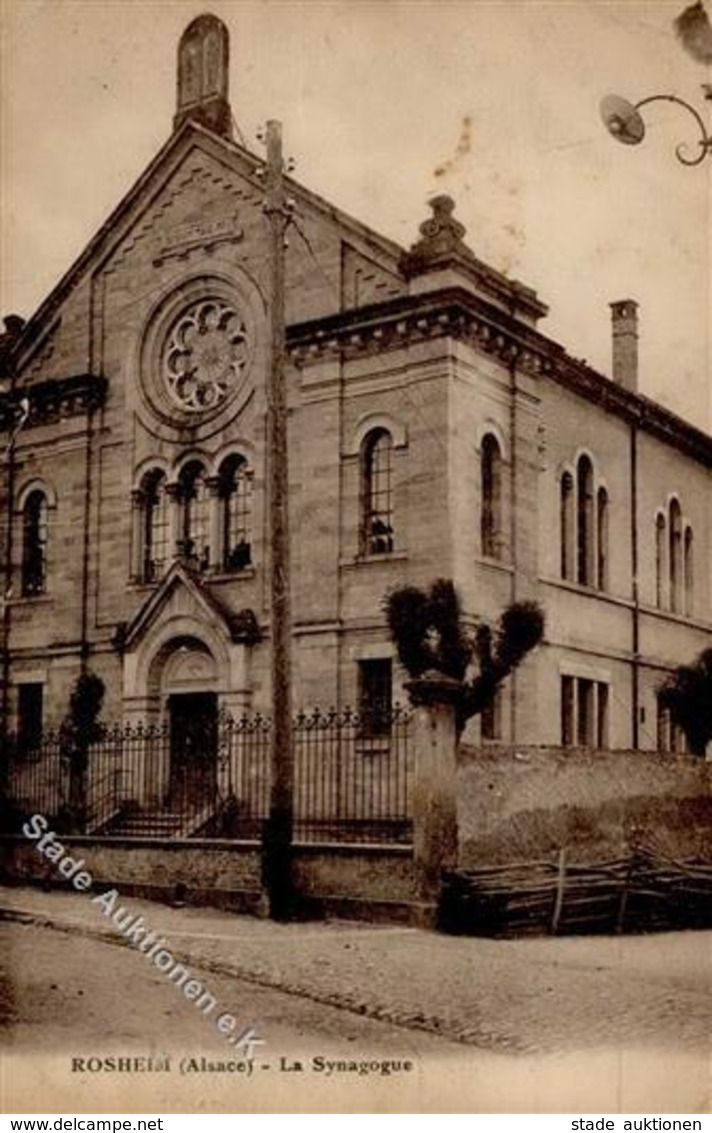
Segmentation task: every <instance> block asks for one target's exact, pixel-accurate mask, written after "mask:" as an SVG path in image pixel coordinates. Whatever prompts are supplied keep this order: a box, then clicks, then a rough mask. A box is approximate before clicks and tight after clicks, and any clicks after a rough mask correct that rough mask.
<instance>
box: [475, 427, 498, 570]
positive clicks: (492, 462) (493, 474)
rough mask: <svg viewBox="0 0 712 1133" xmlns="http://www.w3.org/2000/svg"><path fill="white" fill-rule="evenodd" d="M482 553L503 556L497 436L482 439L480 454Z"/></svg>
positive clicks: (495, 557) (496, 557)
mask: <svg viewBox="0 0 712 1133" xmlns="http://www.w3.org/2000/svg"><path fill="white" fill-rule="evenodd" d="M480 482H481V492H482V515H481V519H480V527H481V538H482V554H483V555H489V556H490V557H491V558H493V559H501V558H502V454H501V452H500V448H499V444H498V442H497V439H496V437H493V436H492V434H491V433H488V434H487V436H486V437H484V438H483V440H482V452H481V456H480Z"/></svg>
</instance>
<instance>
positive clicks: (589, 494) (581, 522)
mask: <svg viewBox="0 0 712 1133" xmlns="http://www.w3.org/2000/svg"><path fill="white" fill-rule="evenodd" d="M576 496H577V499H576V580H577V582H579V583H581V585H582V586H591V585H592V584H593V465H592V464H591V461H590V460H589V458H588V457H587V456H581V457H579V462H578V467H577V469H576Z"/></svg>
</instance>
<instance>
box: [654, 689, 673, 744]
mask: <svg viewBox="0 0 712 1133" xmlns="http://www.w3.org/2000/svg"><path fill="white" fill-rule="evenodd" d="M657 708H658V737H657V740H658V751H665V752H667V751H670V750H671V748H670V711H669V709H667V708H665V707H663V704H662V702H661V700H660V697H659V696H658V702H657Z"/></svg>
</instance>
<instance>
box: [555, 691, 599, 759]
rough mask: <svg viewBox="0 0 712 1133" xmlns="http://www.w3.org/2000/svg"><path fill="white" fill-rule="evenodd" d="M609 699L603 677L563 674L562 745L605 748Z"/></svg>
mask: <svg viewBox="0 0 712 1133" xmlns="http://www.w3.org/2000/svg"><path fill="white" fill-rule="evenodd" d="M609 700H610V697H609V688H608V684H607V683H606V682H605V681H595V680H591V679H589V678H588V677H570V676H562V678H561V743H562V746H563V747H582V748H598V749H604V750H605V749H606V748H608V746H609V743H608V705H609Z"/></svg>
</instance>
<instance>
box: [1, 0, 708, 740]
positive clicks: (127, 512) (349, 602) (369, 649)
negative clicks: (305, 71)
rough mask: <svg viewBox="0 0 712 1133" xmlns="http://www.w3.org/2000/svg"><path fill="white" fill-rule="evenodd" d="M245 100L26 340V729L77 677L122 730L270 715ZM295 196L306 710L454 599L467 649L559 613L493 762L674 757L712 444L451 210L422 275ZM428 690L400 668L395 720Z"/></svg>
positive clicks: (413, 261)
mask: <svg viewBox="0 0 712 1133" xmlns="http://www.w3.org/2000/svg"><path fill="white" fill-rule="evenodd" d="M201 19H204V18H203V17H201ZM205 28H207V31H205ZM211 29H212V30H214V27H213V25H211V23H210V20H209V19H208V23H207V25H205V26H204V28H203V32H204V33H205V34H206V35H207V34H212V30H211ZM198 31H199V32H200V29H198ZM203 32H201V34H203ZM193 34H195V29H193ZM221 42H222V41H221ZM223 49H224V51H226V50H227V47H226V44H222V47H221V50H223ZM225 58H226V56H225ZM223 79H224V76H223V75H222V74H221V75H220V76H219V80H220V81H219V82H218V83H217V87H216V86H215V83H213V86H212V87H210V84H208V87H209V90H210V92H211V93H210V95H209V98H212V99H214V98H215V97H217V96H216V94H215V91H216V89H217V90H218V91H219V99H218V103H219V105H217V109H215V106H214V105H213V104H212V103H211V106H212V107H213V110H214V111H215V113H214V114H213V110H211V109H210V106H208V105H207V103H205V104H204V103H201V102H200V99H199V98H198V100H197V103H196V104H195V106H197V110H196V111H195V113H192V112H191V106H193V105H194V104H193V102H191V99H190V98H186V97H183V101H182V102H181V101H180V97H181V91H180V88H179V111H180V112H179V114H178V115H177V116H176V121H175V129H174V133H173V134H172V136H171V137H170V139H169V140H168V142H167V143H166V145H165V146H164V147H163V149H162V150H161V152H160V153H159V154H158V155H157V156H156V158H155V160H154V161H153V162H152V164H151V165H150V167H149V168H148V169H147V170H146V171H145V173H144V174H143V176H142V177H141V178H140V179H139V181H138V182H137V184H136V185H135V186H134V188H133V189H132V190H131V192H130V193H129V194H128V196H127V197H126V198H125V199H124V200H123V201H122V202H121V203H120V205H119V206H118V208H117V209H116V211H115V212H114V213H113V215H112V216H111V217H110V218H109V219H108V220H107V222H106V224H105V225H104V226H103V227H102V229H101V230H100V231H99V232H98V233H97V235H96V236H95V238H94V239H93V240H92V241H91V243H90V244H89V246H88V248H87V249H86V251H85V252H84V253H83V255H82V256H81V257H80V258H79V260H78V261H77V263H75V264H74V265H73V267H72V268H71V269H70V270H69V271H68V273H67V274H66V276H65V277H64V278H63V279H62V281H61V282H60V283H59V285H58V286H57V288H56V289H55V291H54V292H53V293H52V294H51V295H50V296H49V297H48V299H47V300H46V301H45V302H44V303H43V305H42V306H41V307H40V309H39V310H38V311H37V312H36V314H35V315H34V316H33V317H32V318H31V319H30V320H29V322H28V323H27V324H26V325H25V326H24V327H22V328H21V327H19V326H18V322H17V320H11V321H10V322H9V323H8V333H7V334H6V336H5V338H4V339H3V342H2V357H3V365H4V368H5V377H6V382H5V385H6V387H7V392H6V393H5V394H4V395H3V397H2V405H1V406H0V410H1V412H2V425H3V429H4V435H3V448H4V450H5V459H4V461H3V463H2V495H3V505H4V506H3V512H2V545H3V554H2V564H1V569H2V572H3V578H2V592H3V593H4V594H5V595H6V601H5V605H4V614H3V624H2V632H3V649H4V651H3V664H4V672H3V679H4V687H5V692H4V700H3V714H4V717H5V720H6V722H7V723H8V724H9V726H10V727H11V728H14V727H16V726H17V724H18V717H19V716H20V715H21V714H22V701H23V695H26V694H23V692H22V688H23V686H28V685H33V686H41V694H40V695H39V700H35V701H34V702H33V703H34V704H35V706H37V705H38V704H40V701H41V712H42V724H43V726H53V725H57V724H58V723H59V721H60V720H61V718H62V716H63V715H64V713H65V712H66V708H67V700H68V695H69V692H70V689H71V687H72V684H73V682H74V681H75V680H76V677H77V675H78V674H79V672H80V670H81V667H82V665H86V666H88V667H89V668H90V669H91V670H92V671H93V672H95V673H97V674H98V675H99V676H101V677H102V678H103V680H104V682H105V685H106V699H105V708H104V715H105V716H106V717H107V718H108V719H114V720H118V719H122V718H124V719H133V720H135V719H137V718H138V717H150V718H162V717H163V716H164V715H165V713H166V712H167V711H168V705H169V698H170V697H174V696H178V695H189V694H192V693H193V694H194V693H211V694H216V697H217V702H218V703H223V704H224V705H225V706H226V707H228V708H230V709H231V710H243V709H248V710H251V709H260V710H268V709H269V703H270V689H269V671H270V669H269V650H270V643H269V582H268V574H267V568H268V556H269V546H268V535H267V532H268V524H267V500H266V494H265V490H266V479H267V478H266V449H265V435H266V428H265V414H266V400H265V398H266V393H265V390H266V378H267V372H268V367H269V326H268V314H269V273H268V268H269V230H268V225H267V221H266V219H265V216H264V212H263V207H262V205H263V198H264V187H263V184H262V182H261V180H260V177H259V168H258V167H259V159H257V158H255V157H254V156H253V155H252V154H250V153H248V152H247V151H245V150H244V149H243V148H241V147H240V146H239V145H237V144H236V143H235V142H234V141H233V139H232V137H231V134H230V125H229V115H226V114H225V113H224V109H225V108H224V97H225V96H224V90H223ZM191 81H192V80H191ZM196 89H197V88H196ZM182 94H183V96H185V91H183V92H182ZM206 97H208V96H206ZM211 115H212V116H211ZM289 192H290V194H291V195H292V196H293V198H294V201H295V203H296V210H297V211H296V223H295V226H294V227H292V228H291V229H290V232H289V246H288V247H287V249H286V252H285V257H286V318H287V346H288V355H289V365H288V370H287V387H288V400H289V452H290V511H291V519H290V521H291V538H292V567H293V578H292V592H293V640H294V648H293V665H294V678H295V691H294V699H295V704H296V705H297V706H299V707H308V706H312V705H321V706H330V705H335V706H343V705H345V704H349V703H350V704H353V703H354V702H356V701H358V700H359V698H361V699H362V700H363V698H364V696H366V695H368V694H369V692H368V687H367V686H368V681H369V679H372V675H373V673H375V672H376V671H377V670H376V669H374V668H373V666H371V670H369V663H373V662H378V661H379V660H380V661H384V660H386V659H388V658H391V657H392V654H393V650H392V646H391V644H390V642H389V640H388V635H387V632H386V627H385V622H384V616H383V609H382V604H383V599H384V595H385V594H386V592H387V591H388V589H389V588H391V587H394V586H396V585H398V584H401V583H403V582H406V581H407V582H409V583H414V584H419V585H425V584H428V583H429V582H431V581H432V580H433V579H434V578H436V577H452V578H453V579H454V581H455V583H456V585H457V587H458V589H459V591H460V593H461V595H462V598H463V602H464V606H465V609H466V612H467V614H468V616H469V617H470V618H471V619H472V620H473V621H474V620H475V619H477V618H481V617H486V618H490V619H492V620H494V619H496V617H497V616H498V615H499V613H500V612H501V610H502V608H503V607H504V606H505V605H506V604H507V603H508V602H510V601H511V600H513V599H515V598H536V599H538V600H539V601H540V602H541V604H542V605H543V607H544V609H545V612H546V617H547V631H546V642H545V644H544V645H543V646H542V647H541V648H540V649H539V650H538V651H537V652H536V654H535V655H534V656H532V657H531V658H530V659H528V660H527V661H526V662H525V664H524V665H523V666H522V668H521V669H520V670H519V671H518V672H517V673H516V674H515V675H514V677H513V678H511V679H510V681H509V683H508V686H507V687H506V688H505V689H504V690H503V695H502V698H501V703H500V704H498V706H497V718H496V720H493V721H492V722H490V725H488V727H489V729H490V731H491V733H492V735H493V736H494V737H497V738H500V739H502V740H503V741H517V740H519V741H522V740H526V741H527V742H529V743H531V742H535V743H546V744H558V743H560V742H561V741H562V738H564V739H566V737H565V736H564V737H562V729H563V730H564V731H566V729H567V728H569V729H573V731H575V732H576V735H575V736H573V739H577V740H579V741H580V740H581V739H582V738H583V739H584V740H585V741H586V742H588V743H590V744H591V745H592V746H597V745H598V743H601V744H604V745H606V746H611V747H613V748H624V749H629V748H631V747H636V746H638V747H640V748H647V749H652V748H655V747H656V746H657V745H658V741H659V737H658V732H657V727H656V724H657V713H656V701H655V697H656V688H657V686H658V684H659V683H660V680H661V678H662V677H663V676H664V675H665V673H666V672H668V671H669V670H670V668H671V667H673V666H674V665H676V664H679V663H682V662H685V661H688V660H691V659H692V658H693V657H694V655H695V654H696V653H697V652H698V651H699V650H700V649H701V648H703V647H704V646H705V644H706V643H707V642H708V641H709V632H710V626H711V624H712V621H711V614H710V570H709V563H710V547H709V540H710V530H711V529H712V525H711V524H710V518H712V517H711V516H710V499H711V498H712V496H711V494H710V476H711V473H710V465H711V464H712V440H710V438H708V437H707V436H705V435H704V434H702V433H700V432H699V431H698V430H696V429H694V428H692V427H691V426H689V425H687V424H685V423H684V422H683V421H681V420H679V419H678V418H676V417H675V416H674V415H673V414H671V413H669V412H668V411H666V410H663V409H661V408H660V407H658V406H656V405H654V404H653V403H651V402H650V401H648V400H647V399H645V398H643V397H641V396H639V395H638V394H637V393H636V392H635V388H634V385H635V341H636V334H637V324H636V322H635V305H634V304H631V303H630V302H625V303H621V304H616V305H614V320H615V319H616V317H617V318H619V319H620V318H624V319H625V320H626V325H625V328H623V329H624V330H625V332H626V333H625V336H624V337H625V350H624V354H625V359H624V361H625V366H624V370H625V376H624V378H623V377H621V378H620V380H619V381H613V380H611V379H609V378H608V377H606V376H604V375H602V374H598V373H595V372H593V371H592V370H590V369H589V368H587V367H586V366H585V365H583V364H582V363H580V362H577V361H575V360H574V359H572V358H570V357H569V356H568V355H567V354H566V352H565V351H564V350H563V349H562V347H561V346H559V345H558V344H557V343H555V342H553V341H552V340H551V339H549V338H547V337H546V336H545V335H544V334H542V333H541V332H540V330H538V329H537V324H538V323H539V321H540V320H541V319H542V318H543V317H544V315H545V314H546V308H545V306H544V305H543V304H542V303H540V302H539V300H538V299H537V297H536V296H535V295H534V293H533V292H532V291H531V290H530V289H528V288H526V287H524V286H523V285H521V284H519V283H517V282H516V281H512V280H509V279H507V278H505V277H503V276H501V275H499V274H498V273H497V272H496V271H494V270H493V269H491V268H489V267H488V266H487V265H485V264H483V263H482V262H481V261H479V260H478V259H477V258H476V257H475V256H474V255H473V253H472V252H471V251H470V250H469V248H468V247H467V245H466V243H465V242H464V236H465V233H464V230H463V228H462V226H461V225H460V224H459V223H458V222H457V220H456V219H455V217H454V216H453V205H452V202H451V201H450V200H449V199H448V198H446V197H439V198H436V199H435V200H434V201H433V202H431V205H432V212H433V215H432V217H431V219H430V220H428V221H426V222H425V223H424V224H423V225H422V226H421V233H420V239H419V240H418V241H417V242H416V243H415V244H414V246H413V248H411V250H410V251H409V252H408V253H405V252H404V251H403V250H402V249H401V248H399V247H398V246H397V245H395V244H393V243H392V242H390V241H389V240H386V239H384V238H382V237H381V236H379V235H378V234H377V233H375V232H373V231H372V230H371V229H370V228H368V227H366V226H365V225H363V224H361V223H359V222H357V221H355V220H353V219H352V218H350V217H348V216H346V215H344V214H342V213H341V212H339V210H338V209H336V208H334V207H333V206H332V205H330V204H328V203H327V202H325V201H323V200H322V199H320V198H319V197H317V196H316V195H315V194H313V193H311V192H310V191H309V190H307V189H306V188H304V187H303V186H301V185H299V184H297V183H296V182H292V181H290V182H289ZM618 331H619V332H620V331H621V327H620V325H618ZM620 337H621V335H620V333H619V338H620ZM379 437H380V438H382V444H381V447H380V448H377V442H378V438H379ZM383 438H385V439H383ZM231 461H232V463H230V462H231ZM379 461H380V462H381V463H380V464H378V462H379ZM369 462H370V463H369ZM488 462H489V463H488ZM198 466H199V473H198V475H197V480H196V478H195V475H194V474H195V469H196V468H197V467H198ZM226 469H228V470H229V469H232V471H231V472H229V474H228V472H226ZM235 470H238V471H235ZM240 470H241V471H240ZM231 477H233V479H231ZM240 477H242V479H240ZM567 477H569V478H570V482H571V484H572V491H573V496H572V499H571V500H570V501H569V500H568V497H567V500H566V501H563V502H562V493H563V492H564V487H563V485H564V483H565V482H567V483H568V481H567V480H566V478H567ZM241 492H243V493H244V496H241V495H240V493H241ZM154 497H155V498H154ZM240 501H242V502H240ZM33 508H35V511H34V512H33V510H32V509H33ZM566 508H571V511H570V514H569V513H567V515H566V516H564V515H563V512H564V511H565V510H566ZM37 509H39V510H37ZM151 509H153V510H151ZM241 509H242V510H241ZM148 512H150V515H149V514H148ZM661 523H662V524H663V528H662V534H661ZM567 524H568V526H566V525H567ZM369 525H370V526H369ZM379 525H380V528H379ZM582 525H583V526H582ZM233 528H234V532H236V533H237V534H239V539H238V538H237V534H235V538H234V539H233V538H232V533H233ZM147 531H148V532H149V534H148V535H147ZM379 532H380V533H379ZM562 538H563V539H564V541H567V540H568V542H569V544H570V546H569V550H568V551H567V552H566V554H562ZM147 540H148V542H149V544H150V545H148V546H147ZM231 540H232V542H231ZM33 541H34V544H36V546H35V548H34V554H35V560H33V559H32V553H31V552H32V544H33ZM582 542H583V544H584V546H583V547H582ZM588 544H590V546H589V545H588ZM159 550H160V554H158V553H157V552H158V551H159ZM586 556H590V560H591V561H590V562H588V561H585V560H586ZM564 560H566V561H564ZM673 560H674V561H673ZM33 571H34V574H33ZM671 574H674V575H675V577H674V580H673V590H674V591H675V593H674V594H672V593H671V583H670V577H671ZM562 575H566V577H562ZM672 607H675V609H672ZM369 671H370V672H371V677H369ZM378 672H380V673H381V676H382V674H383V670H382V669H381V670H378ZM403 681H404V674H402V673H400V672H399V671H398V669H397V666H395V665H394V667H393V681H392V695H393V696H394V697H398V696H399V695H401V696H402V692H401V690H402V685H403ZM567 682H568V683H567ZM567 697H570V698H571V704H570V705H568V707H567V704H566V703H564V701H565V700H566V698H567ZM26 703H30V700H26ZM567 712H568V713H569V714H570V716H571V718H570V719H569V720H565V719H564V718H565V717H566V714H567ZM20 723H21V721H20ZM479 727H480V725H479V723H476V724H475V725H474V727H473V729H472V730H471V738H474V739H476V738H477V736H478V732H479ZM584 733H585V734H584ZM570 738H571V737H570Z"/></svg>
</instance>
